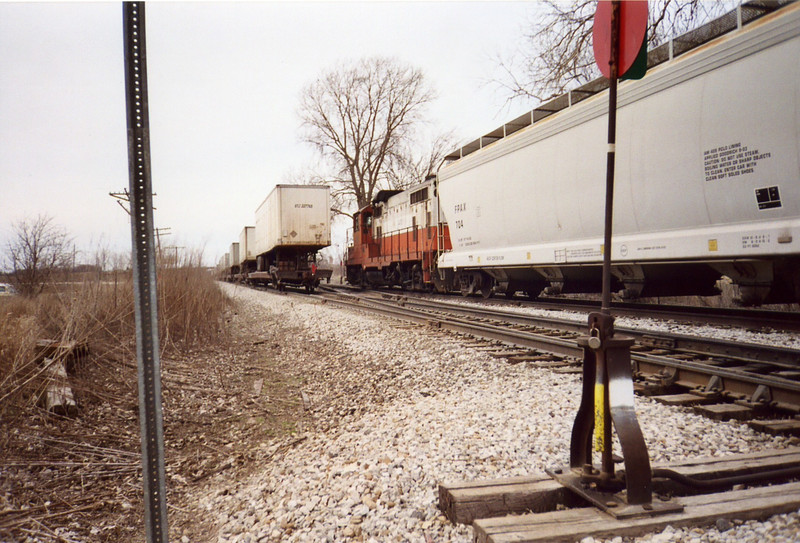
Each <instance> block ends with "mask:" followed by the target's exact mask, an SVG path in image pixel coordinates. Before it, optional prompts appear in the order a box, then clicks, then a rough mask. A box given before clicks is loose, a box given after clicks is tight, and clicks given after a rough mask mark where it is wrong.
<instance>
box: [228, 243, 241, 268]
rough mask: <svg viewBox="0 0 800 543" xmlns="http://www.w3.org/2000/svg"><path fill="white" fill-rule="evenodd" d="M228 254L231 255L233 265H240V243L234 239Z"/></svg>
mask: <svg viewBox="0 0 800 543" xmlns="http://www.w3.org/2000/svg"><path fill="white" fill-rule="evenodd" d="M228 254H230V255H231V264H230V265H231V266H236V267H238V266H239V243H238V242H236V241H234V242H233V243H231V248H230V250H229V251H228Z"/></svg>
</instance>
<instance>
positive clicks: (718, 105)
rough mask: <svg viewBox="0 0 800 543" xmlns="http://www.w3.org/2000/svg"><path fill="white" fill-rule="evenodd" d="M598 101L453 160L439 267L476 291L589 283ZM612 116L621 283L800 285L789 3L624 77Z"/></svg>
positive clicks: (798, 78)
mask: <svg viewBox="0 0 800 543" xmlns="http://www.w3.org/2000/svg"><path fill="white" fill-rule="evenodd" d="M572 96H575V97H577V96H578V95H577V94H574V95H572ZM568 98H570V96H568V97H566V99H568ZM573 101H574V100H573ZM607 110H608V93H607V92H600V93H597V94H595V95H594V96H592V97H590V98H586V99H584V100H581V101H579V102H578V103H577V104H574V103H573V104H572V105H571V106H569V107H565V108H563V109H561V110H560V111H558V112H556V113H553V114H550V115H548V112H546V111H543V110H542V109H539V110H534V111H533V112H531V116H532V119H533V120H534V121H535V122H531V121H527V122H523V124H529V126H527V127H525V128H522V129H518V130H517V128H518V125H519V121H520V120H522V118H520V119H517V122H516V124H517V126H514V123H509V124H508V125H506V126H504V127H501V128H500V129H498V130H496V131H494V132H493V133H491V134H489V135H487V137H484V138H482V139H481V140H478V141H477V142H475V143H474V144H472V149H474V148H476V147H479V148H478V150H475V151H474V152H471V151H472V149H468V148H464V149H462V150H460V151H458V152H457V153H456V154H455V156H451V157H450V158H455V159H456V160H453V161H451V162H449V163H447V164H445V165H444V166H443V167H442V168H440V170H439V172H438V183H439V195H440V201H441V205H442V211H443V213H444V215H445V216H446V217H447V220H448V223H449V226H450V234H451V238H452V244H453V250H452V252H449V253H445V254H443V255H442V256H441V257H440V258H439V267H440V270H442V272H441V274H442V277H444V275H445V273H447V274H450V279H451V280H455V281H456V282H460V286H461V288H462V290H465V291H469V292H471V291H473V290H481V291H483V292H484V293H486V292H487V288H489V287H491V288H492V289H494V291H495V292H498V291H499V292H503V291H505V292H513V291H515V290H525V291H528V292H529V293H530V294H531V295H535V293H537V292H538V291H537V290H536V289H538V288H541V287H542V286H547V285H550V287H551V288H552V289H553V290H556V291H559V290H561V291H564V292H567V291H590V290H595V289H596V288H597V287H599V281H600V275H599V270H600V267H599V266H600V263H601V261H602V244H603V224H604V194H605V177H606V153H607V143H606V142H607V126H608V124H607V123H608V119H607ZM537 114H538V116H544V115H547V116H545V117H544V118H542V119H538V118H537ZM617 115H618V117H617V145H616V176H615V179H616V185H615V193H614V198H615V201H614V220H613V232H614V237H613V243H612V261H613V262H614V268H613V271H614V275H615V277H616V285H617V286H620V287H625V288H627V289H628V292H629V293H631V294H633V295H640V294H641V295H650V294H683V293H689V292H690V291H691V292H695V293H699V292H697V291H698V290H703V289H702V288H700V287H701V285H700V283H703V285H705V286H706V287H708V286H711V285H713V281H714V280H715V279H716V278H718V277H719V276H720V274H726V275H728V276H730V277H731V278H732V279H733V280H734V282H736V283H738V284H739V285H741V286H742V287H746V289H745V290H746V291H747V293H746V294H745V295H744V296H745V298H748V297H749V298H752V300H751V301H758V300H760V299H764V297H765V296H766V294H767V293H768V292H769V291H770V289H772V290H773V291H775V290H777V289H773V288H772V287H774V286H776V285H777V283H781V284H782V285H783V286H786V285H787V284H789V285H790V286H792V285H793V288H797V287H798V286H800V277H799V276H798V272H797V269H798V260H797V256H798V253H800V250H798V248H799V247H800V163H799V161H800V143H799V142H800V137H799V134H800V4H794V5H790V6H788V7H784V8H782V9H781V10H779V11H777V12H775V13H773V14H771V15H768V16H765V17H764V18H762V19H760V20H758V21H756V22H753V23H751V24H750V25H748V26H745V27H744V28H742V29H740V30H737V31H734V32H732V33H730V34H727V35H724V36H722V37H720V38H717V39H715V40H713V41H711V42H709V43H708V44H706V45H703V46H702V47H698V48H697V49H695V50H693V51H690V52H688V53H685V54H684V55H682V56H679V57H677V58H675V59H673V60H670V61H668V62H665V63H663V64H661V65H659V66H656V67H654V68H651V69H650V71H649V72H648V74H647V75H646V76H645V78H644V79H642V80H641V81H624V82H621V83H620V86H619V102H618V114H617ZM514 130H516V131H514ZM511 132H513V133H511ZM509 133H510V134H509ZM506 134H509V135H506ZM498 138H499V139H498ZM495 140H496V141H495ZM487 142H493V143H487ZM467 153H469V154H467ZM470 270H471V271H470ZM453 274H455V276H456V277H455V279H453ZM709 282H710V283H711V285H708V283H709ZM703 288H705V287H703ZM534 291H536V292H534ZM795 295H796V294H795Z"/></svg>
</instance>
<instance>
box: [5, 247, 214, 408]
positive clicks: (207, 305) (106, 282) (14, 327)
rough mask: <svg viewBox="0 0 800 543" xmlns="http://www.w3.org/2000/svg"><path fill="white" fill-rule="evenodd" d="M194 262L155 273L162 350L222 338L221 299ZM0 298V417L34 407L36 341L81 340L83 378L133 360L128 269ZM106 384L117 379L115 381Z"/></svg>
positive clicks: (37, 376)
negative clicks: (85, 354)
mask: <svg viewBox="0 0 800 543" xmlns="http://www.w3.org/2000/svg"><path fill="white" fill-rule="evenodd" d="M199 262H200V258H199V257H198V256H197V255H193V258H192V259H190V260H187V261H186V262H183V263H181V264H182V265H181V266H174V267H168V268H161V269H159V271H158V293H159V308H158V310H159V335H160V340H161V350H162V352H165V353H169V352H181V351H184V350H189V349H192V348H195V347H199V346H202V345H207V344H210V343H214V342H218V341H221V340H222V339H223V318H222V316H223V314H224V312H225V310H226V309H227V308H228V305H229V301H228V299H227V297H226V296H225V295H224V294H223V293H222V291H221V290H220V289H219V288H218V286H217V285H216V283H215V282H214V279H213V276H212V275H211V274H210V273H209V272H208V271H206V270H205V269H204V268H202V267H200V266H199ZM2 302H3V303H2V304H0V316H2V318H1V319H0V418H4V417H3V415H4V414H5V415H8V413H9V412H10V411H15V412H18V411H19V410H20V409H23V408H24V407H26V406H28V407H30V406H32V405H34V404H35V403H36V400H37V398H38V396H39V395H40V394H41V392H42V387H43V382H44V381H43V379H41V378H40V377H41V376H42V373H43V370H42V367H41V365H40V364H37V363H36V362H35V358H36V352H35V347H36V342H37V340H42V339H48V340H53V341H56V342H59V343H61V344H68V343H73V344H77V345H87V346H88V347H89V349H90V351H91V353H92V354H91V356H90V358H89V360H90V362H89V363H90V364H91V367H92V369H91V372H89V375H92V372H94V374H95V375H97V372H100V373H102V374H108V375H113V374H115V373H119V372H116V371H115V369H114V368H115V366H126V367H135V365H136V362H135V324H134V304H133V282H132V277H131V273H130V272H129V271H126V272H120V271H113V272H104V273H102V274H91V275H89V276H86V278H85V279H84V281H82V282H80V283H77V284H75V283H72V284H69V285H68V286H66V287H63V286H61V287H59V288H58V289H56V288H53V286H52V285H51V286H50V288H48V289H47V292H46V293H44V294H40V295H39V296H36V297H34V298H27V297H21V296H20V297H13V298H9V299H6V300H2ZM101 368H102V369H101ZM127 379H128V377H125V379H124V380H126V381H127ZM112 381H115V382H117V384H120V381H121V380H120V379H113V380H112ZM111 386H112V388H113V386H116V385H113V384H112V385H111ZM124 387H126V388H127V387H128V385H127V384H126V385H124ZM108 393H109V394H111V395H113V394H114V393H113V391H111V390H109V391H108Z"/></svg>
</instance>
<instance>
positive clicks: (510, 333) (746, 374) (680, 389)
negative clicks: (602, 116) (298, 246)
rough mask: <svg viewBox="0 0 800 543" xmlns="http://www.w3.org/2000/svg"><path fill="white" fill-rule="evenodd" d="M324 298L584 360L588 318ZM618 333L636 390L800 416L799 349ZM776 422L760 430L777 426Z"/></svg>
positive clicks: (724, 411)
mask: <svg viewBox="0 0 800 543" xmlns="http://www.w3.org/2000/svg"><path fill="white" fill-rule="evenodd" d="M322 296H323V297H324V299H325V300H326V302H327V303H334V304H337V305H340V306H345V307H350V308H359V309H362V310H365V311H370V312H377V313H380V314H383V315H386V316H389V317H391V318H395V319H399V320H405V321H410V322H416V323H420V324H424V325H427V326H431V327H434V328H437V329H442V330H448V331H451V332H455V333H458V334H464V335H468V336H471V337H474V338H479V339H481V340H484V341H488V342H492V343H493V344H494V345H495V347H496V351H498V353H499V354H502V355H504V356H505V357H506V358H508V359H509V360H510V361H512V362H515V361H516V362H519V361H525V360H528V361H534V362H540V363H542V364H546V365H549V366H553V365H562V366H566V367H569V366H573V367H577V366H579V365H580V362H579V361H580V360H581V359H582V357H583V351H582V349H581V348H580V347H579V346H578V344H577V342H576V340H577V338H578V337H579V336H582V335H585V334H586V323H585V322H575V321H570V320H565V319H559V318H551V317H538V316H531V315H523V314H519V313H512V312H509V311H504V310H502V309H498V308H496V307H492V308H489V307H474V306H466V305H462V304H456V303H448V302H442V301H432V300H427V299H422V298H412V297H407V296H403V295H390V294H385V293H384V294H381V293H374V292H373V293H370V292H367V293H359V294H354V293H350V294H345V293H341V292H325V293H323V294H322ZM616 331H617V334H619V335H625V336H629V337H633V338H634V339H635V340H636V344H635V346H634V347H633V349H632V351H631V359H632V363H633V371H634V377H635V380H636V383H635V388H636V389H637V391H638V392H640V393H642V394H646V395H655V396H660V398H659V399H660V400H661V401H664V402H665V403H673V404H678V405H697V406H699V407H698V408H699V409H701V410H704V411H705V412H706V414H708V415H711V416H715V417H718V418H739V419H746V418H752V417H756V416H758V417H764V416H766V417H775V416H776V415H778V414H783V415H786V414H789V415H794V414H798V413H800V350H796V349H789V348H783V347H772V346H763V345H755V344H747V343H742V342H740V341H726V340H721V339H713V338H698V337H693V336H688V335H681V334H668V333H657V332H650V331H642V330H636V329H630V328H621V327H618V328H617V329H616ZM544 353H548V354H553V355H555V356H556V359H555V360H554V359H553V358H552V357H543V356H542V355H543V354H544ZM545 358H546V359H547V361H545ZM576 371H577V370H576ZM703 404H707V405H703ZM770 424H771V423H763V424H761V425H760V427H759V429H761V430H766V431H770ZM776 427H779V429H780V430H781V431H797V432H800V421H798V423H797V424H792V423H790V422H786V421H782V422H780V423H776Z"/></svg>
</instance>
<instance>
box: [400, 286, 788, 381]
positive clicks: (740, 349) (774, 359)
mask: <svg viewBox="0 0 800 543" xmlns="http://www.w3.org/2000/svg"><path fill="white" fill-rule="evenodd" d="M396 299H397V300H398V303H401V304H403V305H405V306H406V307H408V306H412V307H419V308H422V309H426V310H430V311H442V310H445V311H446V312H448V313H460V314H462V315H469V316H473V317H477V318H485V319H495V320H499V321H503V322H506V323H513V324H516V325H520V326H531V327H543V328H549V329H557V330H562V331H565V332H571V333H575V334H584V333H585V331H586V323H584V322H582V321H581V322H578V321H572V320H568V319H561V318H557V317H544V316H537V315H524V314H520V313H516V312H512V311H504V310H499V309H490V308H482V307H471V306H464V305H461V304H455V303H450V302H438V301H431V300H424V299H421V298H407V297H398V298H396ZM615 329H616V331H617V332H618V333H620V334H622V335H626V336H630V337H633V338H634V339H636V341H637V343H639V344H640V345H642V346H646V347H651V348H654V349H669V350H673V351H681V352H687V353H698V354H700V353H702V354H706V355H708V356H715V357H726V358H729V359H734V360H740V361H742V362H753V361H758V362H763V363H767V364H772V365H776V366H781V367H783V368H784V369H787V370H791V369H798V370H800V351H798V350H796V349H789V348H786V347H776V346H767V345H757V344H752V343H742V342H740V341H730V340H724V339H716V338H697V337H694V336H688V335H685V334H666V333H663V332H656V331H651V330H642V329H637V328H628V327H622V326H615Z"/></svg>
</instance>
